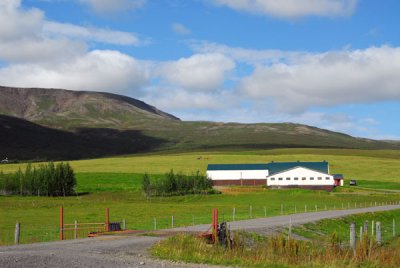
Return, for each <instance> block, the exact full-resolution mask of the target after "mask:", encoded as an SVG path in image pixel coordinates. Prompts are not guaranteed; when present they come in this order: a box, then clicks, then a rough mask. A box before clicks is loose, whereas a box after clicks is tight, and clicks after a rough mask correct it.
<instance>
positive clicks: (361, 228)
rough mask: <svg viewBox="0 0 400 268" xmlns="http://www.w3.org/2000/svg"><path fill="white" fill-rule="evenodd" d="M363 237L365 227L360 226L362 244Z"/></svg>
mask: <svg viewBox="0 0 400 268" xmlns="http://www.w3.org/2000/svg"><path fill="white" fill-rule="evenodd" d="M362 236H363V227H362V226H360V242H361V241H362Z"/></svg>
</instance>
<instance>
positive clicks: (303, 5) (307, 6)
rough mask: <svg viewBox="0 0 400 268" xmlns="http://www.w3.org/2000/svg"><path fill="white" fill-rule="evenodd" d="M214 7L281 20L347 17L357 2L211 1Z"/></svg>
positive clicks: (339, 0) (303, 0)
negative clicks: (307, 17)
mask: <svg viewBox="0 0 400 268" xmlns="http://www.w3.org/2000/svg"><path fill="white" fill-rule="evenodd" d="M211 1H212V2H214V3H215V4H216V5H221V6H227V7H229V8H232V9H235V10H239V11H246V12H251V13H256V14H263V15H269V16H275V17H281V18H298V17H305V16H327V17H335V16H347V15H350V14H352V13H353V12H354V10H355V8H356V6H357V2H358V0H279V1H277V0H211Z"/></svg>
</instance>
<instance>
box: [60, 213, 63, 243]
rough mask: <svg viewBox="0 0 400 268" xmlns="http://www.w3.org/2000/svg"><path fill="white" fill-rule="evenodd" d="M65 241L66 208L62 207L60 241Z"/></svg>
mask: <svg viewBox="0 0 400 268" xmlns="http://www.w3.org/2000/svg"><path fill="white" fill-rule="evenodd" d="M63 239H64V208H63V207H60V240H63Z"/></svg>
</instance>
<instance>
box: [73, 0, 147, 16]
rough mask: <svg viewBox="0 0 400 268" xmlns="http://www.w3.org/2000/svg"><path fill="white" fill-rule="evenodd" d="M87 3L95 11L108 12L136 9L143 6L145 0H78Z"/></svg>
mask: <svg viewBox="0 0 400 268" xmlns="http://www.w3.org/2000/svg"><path fill="white" fill-rule="evenodd" d="M79 1H80V2H82V3H84V4H87V5H89V6H90V8H92V9H93V10H94V11H95V12H96V13H99V14H106V13H107V14H108V13H116V12H121V11H125V10H132V9H138V8H141V7H143V6H144V4H145V3H146V1H147V0H79Z"/></svg>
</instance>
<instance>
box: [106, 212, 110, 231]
mask: <svg viewBox="0 0 400 268" xmlns="http://www.w3.org/2000/svg"><path fill="white" fill-rule="evenodd" d="M106 231H107V232H109V231H110V209H109V208H106Z"/></svg>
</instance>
